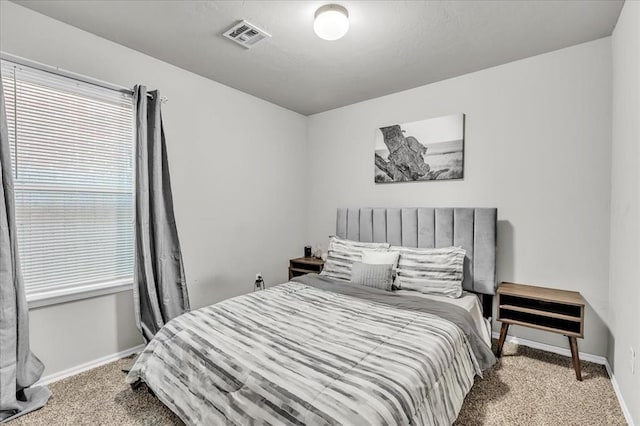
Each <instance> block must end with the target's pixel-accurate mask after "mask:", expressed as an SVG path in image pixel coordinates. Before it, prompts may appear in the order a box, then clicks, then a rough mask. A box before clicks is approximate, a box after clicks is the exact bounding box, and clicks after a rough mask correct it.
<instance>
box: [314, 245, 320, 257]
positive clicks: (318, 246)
mask: <svg viewBox="0 0 640 426" xmlns="http://www.w3.org/2000/svg"><path fill="white" fill-rule="evenodd" d="M313 257H315V258H316V259H320V258H321V257H322V247H320V244H318V245H316V249H315V251H314V252H313Z"/></svg>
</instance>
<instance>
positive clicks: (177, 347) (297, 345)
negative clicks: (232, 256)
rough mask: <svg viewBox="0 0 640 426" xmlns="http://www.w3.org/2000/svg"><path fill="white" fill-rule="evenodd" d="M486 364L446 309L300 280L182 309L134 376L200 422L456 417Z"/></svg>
mask: <svg viewBox="0 0 640 426" xmlns="http://www.w3.org/2000/svg"><path fill="white" fill-rule="evenodd" d="M475 374H480V369H479V367H478V362H477V361H476V358H475V356H474V354H473V351H472V350H471V347H470V344H469V342H468V340H467V338H466V336H465V335H464V334H463V332H462V331H461V330H460V328H458V327H457V326H456V325H454V324H453V323H451V322H449V321H447V320H444V319H442V318H440V317H437V316H434V315H430V314H427V313H423V312H417V311H411V310H405V309H398V308H395V307H392V306H389V305H385V304H382V303H376V302H371V301H367V300H363V299H359V298H354V297H351V296H346V295H343V294H338V293H335V292H331V291H325V290H322V289H318V288H315V287H312V286H308V285H305V284H301V283H296V282H289V283H286V284H282V285H279V286H277V287H274V288H271V289H269V290H266V291H262V292H256V293H251V294H247V295H243V296H239V297H236V298H233V299H229V300H226V301H223V302H221V303H217V304H215V305H211V306H209V307H206V308H202V309H199V310H197V311H193V312H191V313H188V314H185V315H182V316H180V317H178V318H176V319H174V320H172V321H171V322H169V323H168V324H167V325H166V326H165V327H164V328H163V329H162V330H161V331H160V332H159V333H158V334H157V335H156V337H155V338H154V339H153V340H152V341H151V342H150V343H149V345H148V346H147V347H146V349H145V350H144V351H143V352H142V354H141V355H140V357H139V358H138V361H137V362H136V364H135V365H134V367H133V369H132V370H131V372H130V373H129V376H128V377H127V381H128V382H129V383H135V382H136V381H138V380H143V381H144V382H146V383H147V385H148V386H149V387H150V388H151V389H152V390H153V391H154V392H155V394H156V395H157V396H158V398H159V399H160V400H161V401H162V402H163V403H164V404H166V405H167V406H168V407H169V408H170V409H171V410H173V411H174V412H175V413H176V414H177V415H178V416H180V418H182V420H184V421H185V422H186V423H187V424H193V425H217V424H238V425H245V424H251V423H258V424H274V425H276V424H277V425H280V424H284V425H293V424H310V425H316V424H351V425H365V424H367V425H405V424H415V425H448V424H451V423H452V422H453V421H454V420H455V419H456V417H457V415H458V412H459V410H460V408H461V406H462V402H463V400H464V397H465V395H466V394H467V392H468V391H469V389H471V386H472V385H473V380H474V376H475Z"/></svg>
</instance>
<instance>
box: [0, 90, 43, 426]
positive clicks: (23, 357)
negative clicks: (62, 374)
mask: <svg viewBox="0 0 640 426" xmlns="http://www.w3.org/2000/svg"><path fill="white" fill-rule="evenodd" d="M0 176H1V180H0V423H3V422H4V421H8V420H11V419H13V418H15V417H18V416H21V415H23V414H26V413H28V412H30V411H33V410H36V409H38V408H40V407H42V406H43V405H44V404H46V402H47V400H48V399H49V396H51V393H50V392H49V389H47V388H46V387H41V386H40V387H35V388H29V387H30V386H31V385H33V384H34V383H35V382H37V381H38V379H40V376H41V375H42V371H43V370H44V365H42V362H40V360H39V359H38V358H37V357H36V356H35V355H34V354H33V353H31V350H30V349H29V309H28V308H27V299H26V297H25V293H24V284H23V282H22V272H21V271H20V259H19V257H18V241H17V234H16V215H15V198H14V194H13V176H12V174H11V153H10V148H9V129H8V127H7V115H6V111H5V106H4V92H3V91H2V80H1V79H0Z"/></svg>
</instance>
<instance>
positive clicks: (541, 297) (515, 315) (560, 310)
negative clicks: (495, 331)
mask: <svg viewBox="0 0 640 426" xmlns="http://www.w3.org/2000/svg"><path fill="white" fill-rule="evenodd" d="M497 293H498V321H500V322H502V327H501V328H500V340H499V341H498V350H497V353H496V355H497V356H500V355H501V354H502V346H503V345H504V340H505V338H506V337H507V331H508V330H509V325H510V324H515V325H522V326H524V327H531V328H536V329H538V330H544V331H550V332H552V333H559V334H563V335H565V336H567V337H568V338H569V346H570V347H571V358H572V360H573V369H574V370H575V371H576V379H578V380H582V373H581V372H580V358H579V356H578V341H577V338H578V337H580V338H582V337H583V336H584V299H583V298H582V295H581V294H580V293H578V292H577V291H566V290H556V289H552V288H545V287H534V286H530V285H523V284H513V283H501V284H500V286H499V287H498V292H497Z"/></svg>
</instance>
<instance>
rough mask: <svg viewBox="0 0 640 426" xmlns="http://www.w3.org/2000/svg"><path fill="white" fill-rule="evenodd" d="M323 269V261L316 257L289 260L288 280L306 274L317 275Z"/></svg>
mask: <svg viewBox="0 0 640 426" xmlns="http://www.w3.org/2000/svg"><path fill="white" fill-rule="evenodd" d="M323 267H324V260H322V259H318V258H316V257H298V258H296V259H290V260H289V279H291V278H293V277H298V276H300V275H306V274H313V273H315V274H319V273H320V272H322V268H323Z"/></svg>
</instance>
